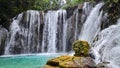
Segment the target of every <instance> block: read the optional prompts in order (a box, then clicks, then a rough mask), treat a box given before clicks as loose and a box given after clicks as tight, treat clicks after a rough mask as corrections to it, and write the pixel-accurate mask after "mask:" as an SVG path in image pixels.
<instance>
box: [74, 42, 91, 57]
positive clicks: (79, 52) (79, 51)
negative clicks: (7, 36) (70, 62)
mask: <svg viewBox="0 0 120 68" xmlns="http://www.w3.org/2000/svg"><path fill="white" fill-rule="evenodd" d="M72 46H73V50H74V51H75V54H74V56H84V57H86V56H88V54H89V49H90V46H89V44H88V42H87V41H79V40H78V41H75V42H74V43H73V45H72Z"/></svg>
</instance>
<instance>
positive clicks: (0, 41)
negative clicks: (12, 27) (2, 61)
mask: <svg viewBox="0 0 120 68" xmlns="http://www.w3.org/2000/svg"><path fill="white" fill-rule="evenodd" d="M7 36H8V31H7V30H6V29H5V28H3V27H2V26H1V25H0V55H2V54H4V51H5V42H6V40H7Z"/></svg>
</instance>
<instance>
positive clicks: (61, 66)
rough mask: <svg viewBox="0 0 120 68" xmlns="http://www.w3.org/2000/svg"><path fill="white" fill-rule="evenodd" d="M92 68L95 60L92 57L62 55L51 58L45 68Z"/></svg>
mask: <svg viewBox="0 0 120 68" xmlns="http://www.w3.org/2000/svg"><path fill="white" fill-rule="evenodd" d="M90 67H91V68H92V67H95V63H94V61H93V60H92V59H91V58H90V57H76V56H60V57H57V58H54V59H51V60H49V61H48V62H47V64H46V65H45V66H44V67H43V68H90Z"/></svg>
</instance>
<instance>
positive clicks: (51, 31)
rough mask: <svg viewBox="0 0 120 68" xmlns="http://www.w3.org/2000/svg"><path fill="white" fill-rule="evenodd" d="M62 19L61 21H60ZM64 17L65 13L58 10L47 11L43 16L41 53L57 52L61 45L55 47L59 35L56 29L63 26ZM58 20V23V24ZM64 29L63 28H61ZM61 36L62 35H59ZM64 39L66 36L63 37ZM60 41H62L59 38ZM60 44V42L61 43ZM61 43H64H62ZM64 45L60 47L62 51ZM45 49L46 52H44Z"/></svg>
mask: <svg viewBox="0 0 120 68" xmlns="http://www.w3.org/2000/svg"><path fill="white" fill-rule="evenodd" d="M62 17H63V20H62ZM65 17H66V11H65V10H58V11H48V12H47V13H46V14H45V21H44V22H45V27H44V30H43V41H42V52H52V53H53V52H57V47H59V46H61V45H62V44H61V45H59V44H58V45H57V41H58V39H57V34H58V33H59V31H58V29H59V28H60V29H61V27H59V26H63V25H64V24H65ZM59 18H60V19H61V20H60V23H59ZM62 23H63V24H62ZM63 28H65V27H63ZM61 34H62V33H61ZM64 38H66V36H64ZM59 39H60V40H61V41H62V39H61V38H59ZM61 43H62V42H61ZM63 43H66V42H64V41H63ZM65 46H66V45H64V46H62V50H63V51H65V50H64V47H65ZM45 49H47V51H46V50H45Z"/></svg>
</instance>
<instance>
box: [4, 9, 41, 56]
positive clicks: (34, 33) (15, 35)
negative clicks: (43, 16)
mask: <svg viewBox="0 0 120 68" xmlns="http://www.w3.org/2000/svg"><path fill="white" fill-rule="evenodd" d="M40 23H41V22H40V13H39V12H38V11H34V10H28V11H27V12H26V13H21V14H19V15H18V16H17V17H15V18H14V19H13V22H12V23H11V26H10V38H9V40H8V41H7V46H6V49H5V54H19V53H34V52H36V50H38V48H37V47H38V46H39V43H40V42H39V38H37V37H39V33H40ZM38 26H39V27H38ZM36 38H37V39H36Z"/></svg>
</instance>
